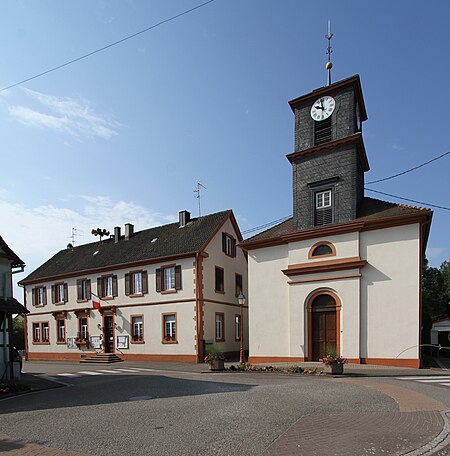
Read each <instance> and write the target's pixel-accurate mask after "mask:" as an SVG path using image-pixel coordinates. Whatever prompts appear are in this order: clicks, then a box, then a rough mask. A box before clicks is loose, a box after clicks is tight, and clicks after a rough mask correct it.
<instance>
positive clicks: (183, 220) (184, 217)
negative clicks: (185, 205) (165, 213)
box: [178, 211, 191, 228]
mask: <svg viewBox="0 0 450 456" xmlns="http://www.w3.org/2000/svg"><path fill="white" fill-rule="evenodd" d="M178 218H179V221H180V228H183V227H184V226H186V225H187V224H188V223H189V222H190V221H191V213H190V212H189V211H180V212H179V213H178Z"/></svg>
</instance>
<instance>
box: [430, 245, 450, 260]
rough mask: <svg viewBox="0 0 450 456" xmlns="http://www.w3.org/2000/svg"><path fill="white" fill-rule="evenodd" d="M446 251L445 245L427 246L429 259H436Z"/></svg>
mask: <svg viewBox="0 0 450 456" xmlns="http://www.w3.org/2000/svg"><path fill="white" fill-rule="evenodd" d="M446 251H447V249H446V248H445V247H427V250H426V256H427V258H428V260H436V259H439V258H440V257H442V256H443V254H444V253H445V252H446Z"/></svg>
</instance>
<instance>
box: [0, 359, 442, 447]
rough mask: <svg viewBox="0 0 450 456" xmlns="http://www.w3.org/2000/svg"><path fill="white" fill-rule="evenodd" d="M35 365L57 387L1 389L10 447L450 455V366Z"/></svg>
mask: <svg viewBox="0 0 450 456" xmlns="http://www.w3.org/2000/svg"><path fill="white" fill-rule="evenodd" d="M347 367H349V369H347ZM24 370H25V371H26V372H28V373H29V374H33V376H32V377H30V376H29V375H26V378H28V379H32V381H33V382H34V386H35V388H39V387H41V388H45V387H49V388H50V389H43V390H40V391H36V392H32V393H30V394H24V395H20V396H15V397H11V398H7V399H3V400H0V415H1V420H0V452H1V453H2V454H5V455H8V456H15V455H40V456H41V455H42V456H48V455H61V456H76V455H78V456H80V455H96V456H103V455H111V456H114V455H123V454H146V455H244V454H245V455H276V456H278V455H279V456H284V455H313V456H314V455H336V456H338V455H342V456H344V455H355V456H360V455H366V454H368V455H378V454H379V455H381V454H383V455H386V454H389V455H391V454H392V455H410V456H418V455H431V454H434V455H438V456H444V455H448V454H450V440H449V439H450V437H449V431H450V429H449V417H448V416H447V414H446V412H447V411H448V410H450V372H449V371H445V370H434V371H432V370H428V371H424V370H423V371H419V370H412V369H411V370H410V369H394V368H381V367H379V368H377V367H373V366H346V371H347V372H348V373H349V375H347V376H343V377H340V378H332V377H329V376H317V375H293V374H291V375H288V374H279V373H253V372H245V373H240V372H239V373H230V372H226V373H210V372H208V371H207V370H206V366H204V365H186V364H164V363H120V364H114V365H108V366H98V365H90V366H86V365H81V364H79V363H57V362H54V363H51V362H45V363H44V362H42V363H39V362H33V363H26V364H25V367H24Z"/></svg>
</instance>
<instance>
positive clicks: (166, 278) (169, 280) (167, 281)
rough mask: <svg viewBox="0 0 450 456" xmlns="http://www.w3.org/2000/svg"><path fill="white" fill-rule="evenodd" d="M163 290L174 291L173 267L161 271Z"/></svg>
mask: <svg viewBox="0 0 450 456" xmlns="http://www.w3.org/2000/svg"><path fill="white" fill-rule="evenodd" d="M163 290H175V266H172V267H169V268H164V269H163Z"/></svg>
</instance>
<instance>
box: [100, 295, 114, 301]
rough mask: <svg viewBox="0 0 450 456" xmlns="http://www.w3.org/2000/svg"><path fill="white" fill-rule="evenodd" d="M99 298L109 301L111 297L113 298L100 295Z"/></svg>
mask: <svg viewBox="0 0 450 456" xmlns="http://www.w3.org/2000/svg"><path fill="white" fill-rule="evenodd" d="M100 299H103V300H104V301H109V300H111V299H114V296H102V297H101V298H100Z"/></svg>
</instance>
